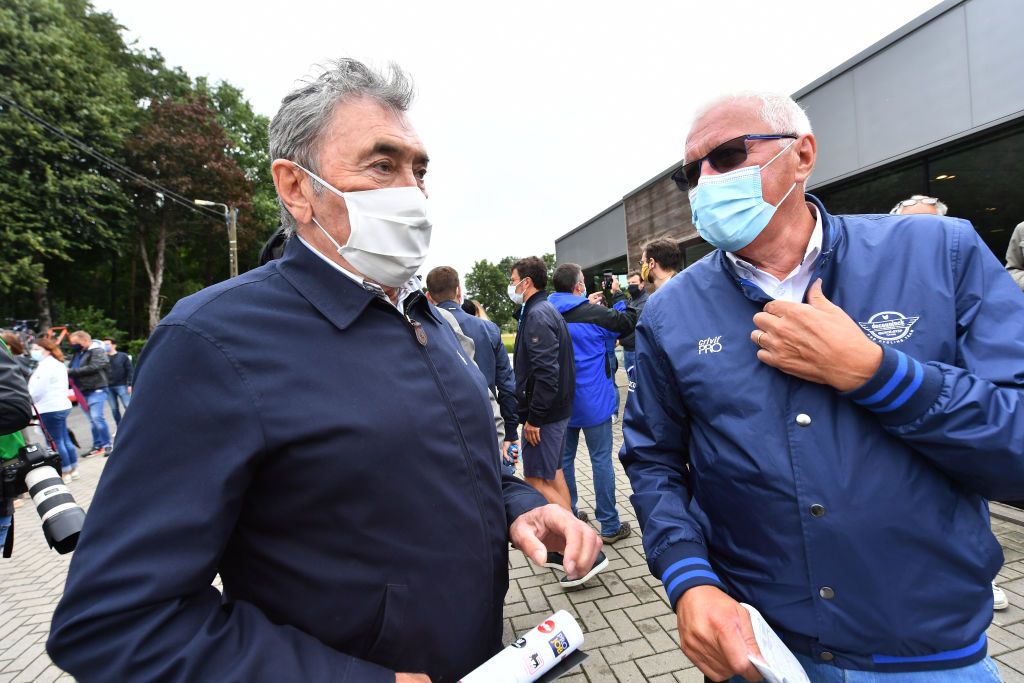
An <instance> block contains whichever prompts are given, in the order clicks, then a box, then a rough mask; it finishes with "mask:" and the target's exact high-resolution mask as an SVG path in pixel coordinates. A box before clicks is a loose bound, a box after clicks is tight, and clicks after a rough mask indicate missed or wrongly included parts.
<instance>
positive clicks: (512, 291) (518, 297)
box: [508, 280, 523, 305]
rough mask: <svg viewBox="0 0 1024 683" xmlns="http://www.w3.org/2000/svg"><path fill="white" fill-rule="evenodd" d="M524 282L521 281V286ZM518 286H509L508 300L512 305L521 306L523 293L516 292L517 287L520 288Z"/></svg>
mask: <svg viewBox="0 0 1024 683" xmlns="http://www.w3.org/2000/svg"><path fill="white" fill-rule="evenodd" d="M522 282H523V281H522V280H520V281H519V283H520V284H522ZM518 286H519V285H518V284H515V285H513V284H511V283H509V286H508V298H509V299H511V300H512V303H514V304H516V305H519V304H522V303H523V293H522V292H517V291H516V287H518Z"/></svg>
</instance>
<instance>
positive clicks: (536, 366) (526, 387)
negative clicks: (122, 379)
mask: <svg viewBox="0 0 1024 683" xmlns="http://www.w3.org/2000/svg"><path fill="white" fill-rule="evenodd" d="M512 358H513V359H514V360H515V370H516V399H517V400H518V411H519V421H520V422H521V423H523V424H526V423H527V422H529V423H530V424H531V425H534V426H539V425H546V424H551V423H552V422H558V421H560V420H566V419H568V418H569V415H571V414H572V401H573V397H574V395H575V391H576V365H575V364H574V362H573V354H572V340H571V339H570V338H569V329H568V328H567V327H566V326H565V321H564V320H563V319H562V316H561V314H560V313H559V312H558V311H557V310H555V307H554V306H552V305H551V303H550V302H549V301H548V294H547V292H537V293H536V294H534V295H533V296H531V297H530V298H529V300H527V302H526V305H525V306H523V310H522V312H521V313H520V318H519V329H518V330H517V331H516V344H515V347H514V348H513V353H512Z"/></svg>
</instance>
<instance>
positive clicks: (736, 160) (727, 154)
mask: <svg viewBox="0 0 1024 683" xmlns="http://www.w3.org/2000/svg"><path fill="white" fill-rule="evenodd" d="M798 137H799V136H798V135H792V134H790V133H778V134H774V133H773V134H771V135H741V136H739V137H738V138H733V139H732V140H726V141H725V142H723V143H722V144H720V145H719V146H718V147H715V148H714V149H713V150H711V151H710V152H708V153H707V154H706V155H705V156H702V157H701V158H700V159H695V160H693V161H691V162H690V163H688V164H683V165H682V166H681V167H679V168H677V169H676V171H675V173H673V174H672V180H673V181H674V182H675V184H676V187H678V188H679V189H680V190H681V191H683V192H689V191H690V188H691V187H697V181H699V180H700V169H701V167H702V166H703V165H704V162H705V161H707V162H708V163H709V164H711V168H713V169H715V170H716V171H718V172H719V173H728V172H729V171H732V170H735V169H737V168H739V167H740V166H741V165H743V163H744V162H746V160H747V155H748V154H749V153H750V149H749V143H750V141H751V140H784V139H787V138H791V139H793V140H796V139H797V138H798Z"/></svg>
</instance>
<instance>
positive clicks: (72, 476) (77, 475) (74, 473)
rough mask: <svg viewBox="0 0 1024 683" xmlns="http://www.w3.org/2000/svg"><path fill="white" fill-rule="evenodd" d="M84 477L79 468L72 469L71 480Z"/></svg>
mask: <svg viewBox="0 0 1024 683" xmlns="http://www.w3.org/2000/svg"><path fill="white" fill-rule="evenodd" d="M81 478H82V475H81V474H79V473H78V468H77V467H76V468H75V469H73V470H71V480H72V481H77V480H79V479H81Z"/></svg>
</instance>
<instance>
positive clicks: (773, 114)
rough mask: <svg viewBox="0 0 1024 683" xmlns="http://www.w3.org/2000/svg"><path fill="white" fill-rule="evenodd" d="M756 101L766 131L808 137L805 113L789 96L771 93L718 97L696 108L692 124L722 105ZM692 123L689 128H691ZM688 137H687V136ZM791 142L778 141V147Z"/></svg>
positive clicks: (808, 124) (730, 94) (807, 121)
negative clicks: (766, 127)
mask: <svg viewBox="0 0 1024 683" xmlns="http://www.w3.org/2000/svg"><path fill="white" fill-rule="evenodd" d="M747 101H756V102H758V103H759V105H760V107H759V109H758V113H759V114H760V116H761V120H762V121H764V123H765V125H766V126H768V129H769V130H770V131H771V132H773V133H793V134H794V135H809V134H810V133H811V132H813V131H812V130H811V121H810V119H808V118H807V113H806V112H805V111H804V110H803V108H802V107H801V106H800V105H799V104H797V103H796V100H794V99H793V98H792V97H790V96H789V95H781V94H779V93H773V92H756V91H742V92H734V93H728V94H725V95H720V96H718V97H716V98H714V99H713V100H711V101H709V102H707V103H705V104H703V105H701V106H700V107H698V108H697V113H696V114H694V116H693V123H696V122H697V119H699V118H700V117H702V116H704V115H705V114H707V113H708V112H709V111H711V110H712V109H715V108H716V107H720V106H722V105H724V104H732V103H735V102H747ZM693 123H691V124H690V128H691V129H692V128H693ZM687 137H689V136H687ZM790 142H791V140H779V146H780V147H785V146H786V145H788V144H790Z"/></svg>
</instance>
